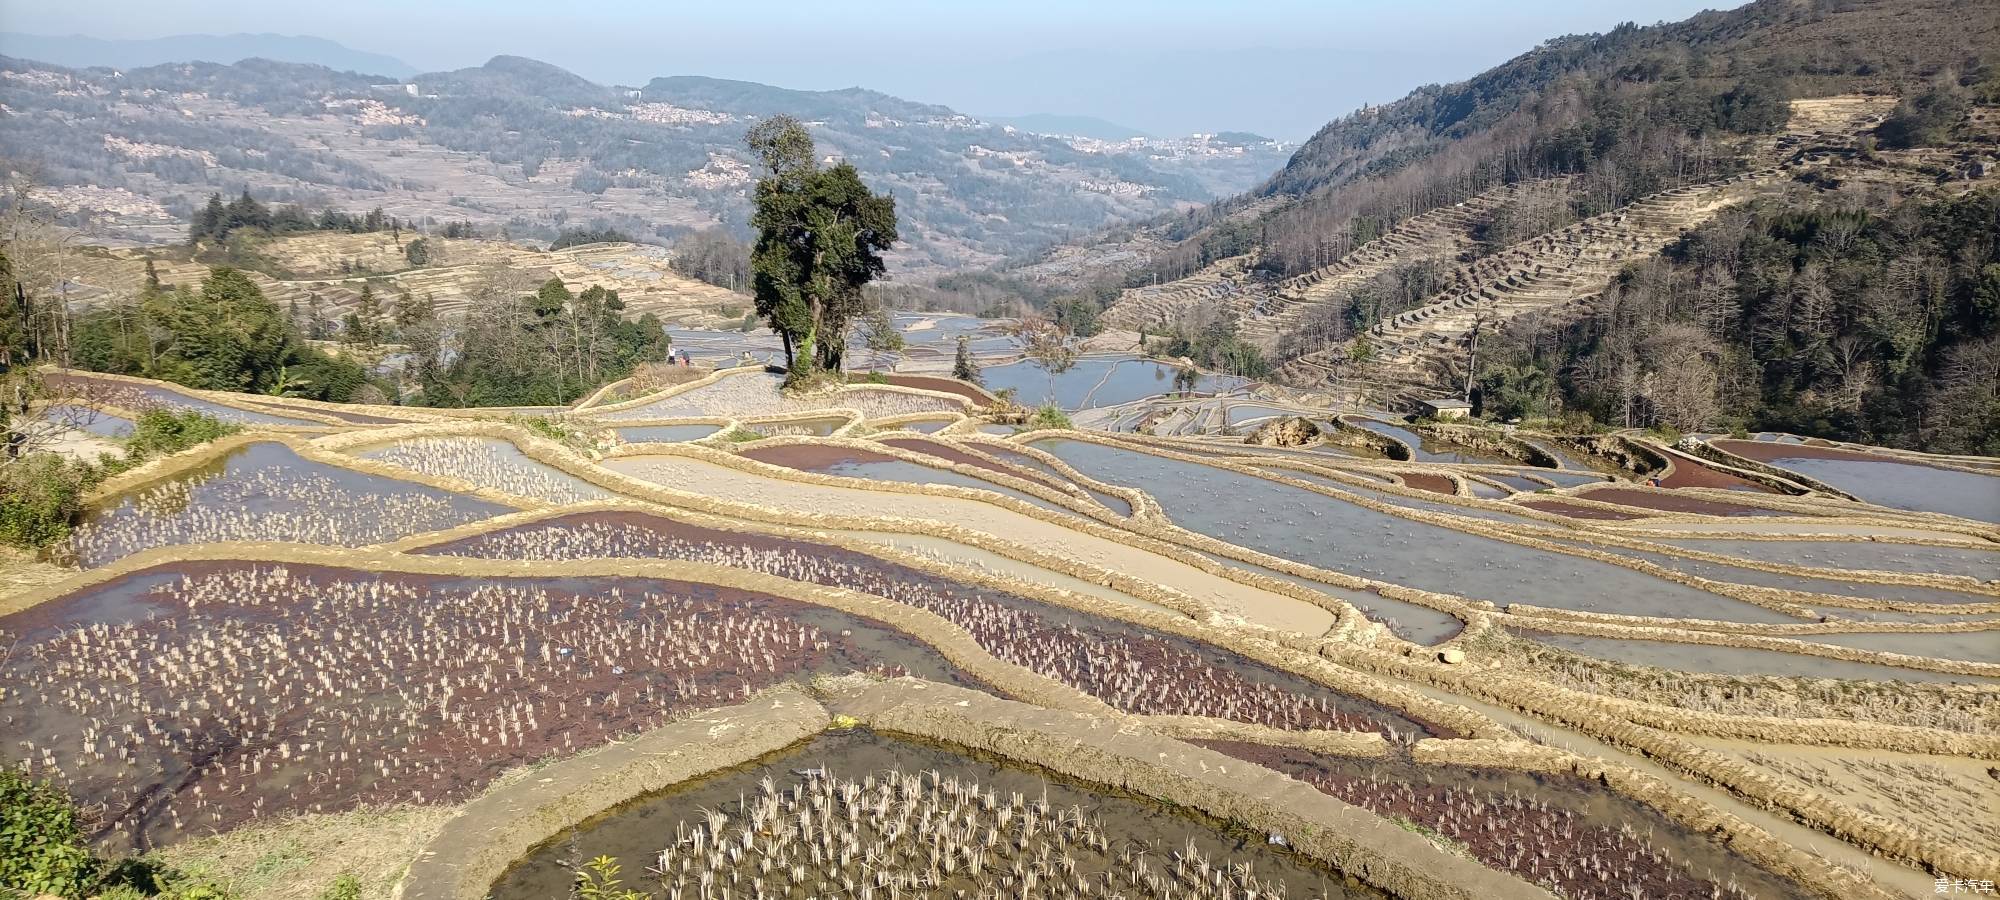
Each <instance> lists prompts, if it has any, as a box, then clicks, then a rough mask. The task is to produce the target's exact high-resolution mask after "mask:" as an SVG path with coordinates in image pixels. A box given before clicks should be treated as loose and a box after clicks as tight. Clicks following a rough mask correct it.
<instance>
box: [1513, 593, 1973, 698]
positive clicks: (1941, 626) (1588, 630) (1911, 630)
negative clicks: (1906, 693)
mask: <svg viewBox="0 0 2000 900" xmlns="http://www.w3.org/2000/svg"><path fill="white" fill-rule="evenodd" d="M1564 612H1566V610H1548V609H1544V608H1541V607H1528V608H1527V609H1526V610H1525V611H1523V612H1518V613H1517V612H1516V611H1515V608H1514V607H1509V608H1508V611H1507V612H1506V613H1500V614H1496V615H1495V616H1494V618H1495V624H1499V625H1513V626H1517V627H1522V628H1532V629H1536V630H1539V631H1556V632H1561V633H1564V634H1582V635H1594V636H1597V637H1609V638H1622V639H1626V640H1643V641H1667V642H1670V643H1677V644H1706V645H1709V646H1715V647H1740V648H1744V649H1749V650H1774V651H1777V652H1779V653H1791V654H1795V655H1798V656H1818V657H1823V658H1826V659H1838V660H1843V661H1847V662H1864V663H1873V664H1876V665H1883V666H1895V667H1897V668H1902V669H1916V670H1919V671H1925V672H1944V673H1947V674H1952V675H1977V676H1983V677H1987V678H2000V663H1984V662H1970V661H1967V660H1958V659H1941V658H1938V657H1931V656H1911V655H1909V654H1904V653H1895V652H1891V651H1887V650H1864V649H1859V648H1855V647H1843V646H1840V645H1837V644H1820V643H1814V642H1812V641H1797V640H1789V639H1786V638H1782V637H1771V636H1768V635H1771V634H1773V633H1774V632H1772V631H1770V630H1767V629H1771V628H1774V627H1775V628H1786V629H1791V628H1795V627H1796V626H1790V625H1777V626H1769V625H1760V626H1758V627H1757V628H1756V629H1755V630H1754V631H1753V630H1752V629H1749V628H1746V629H1742V630H1733V631H1712V630H1705V629H1693V628H1687V627H1684V626H1674V627H1664V626H1652V625H1614V624H1609V623H1602V622H1592V621H1587V620H1579V619H1573V618H1570V617H1568V616H1565V615H1563V614H1562V613H1564ZM1804 624H1805V625H1806V627H1808V628H1813V629H1814V630H1811V631H1798V630H1788V631H1784V632H1775V633H1780V634H1792V635H1813V634H1874V633H1884V632H1893V633H1897V634H1963V633H1968V632H1987V631H1991V632H1993V639H1994V640H1995V641H2000V620H1994V619H1988V620H1985V621H1979V622H1941V623H1930V622H1859V621H1841V622H1819V623H1804ZM1876 625H1890V626H1895V627H1889V628H1877V627H1874V626H1876ZM1815 626H1817V627H1815ZM1829 626H1831V627H1829ZM1793 677H1805V676H1793ZM1991 690H1992V691H1993V692H1994V693H1995V698H1994V699H1995V700H2000V687H1995V688H1992V689H1991Z"/></svg>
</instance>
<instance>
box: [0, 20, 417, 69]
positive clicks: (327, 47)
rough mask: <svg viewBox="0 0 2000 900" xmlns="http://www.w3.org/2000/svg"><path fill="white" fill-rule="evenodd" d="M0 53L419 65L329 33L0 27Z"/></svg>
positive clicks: (82, 61)
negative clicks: (136, 35) (119, 36)
mask: <svg viewBox="0 0 2000 900" xmlns="http://www.w3.org/2000/svg"><path fill="white" fill-rule="evenodd" d="M0 55H6V56H12V57H16V58H20V59H34V60H40V61H42V62H50V63H55V64H56V65H59V66H67V67H69V68H72V69H82V68H90V67H92V66H104V67H108V68H115V69H132V68H141V67H144V66H157V65H164V64H166V63H176V62H213V63H223V64H229V63H235V62H241V61H243V60H246V59H268V60H273V61H276V62H287V63H301V64H305V65H314V66H325V67H327V68H329V69H332V70H334V71H336V72H359V73H362V74H366V75H383V76H387V77H390V78H407V77H409V76H411V75H414V74H416V71H417V70H416V69H415V68H414V67H412V66H411V65H410V64H408V63H406V62H403V61H402V60H400V59H397V58H395V57H393V56H388V55H385V54H381V53H369V52H367V51H365V50H356V49H354V48H352V47H348V46H345V45H343V44H340V43H337V42H334V41H330V40H327V39H325V38H318V37H312V36H310V35H285V34H179V35H172V36H168V37H158V38H144V39H136V40H110V39H105V38H93V37H85V36H84V35H80V34H71V35H42V34H21V33H18V32H11V31H10V32H0Z"/></svg>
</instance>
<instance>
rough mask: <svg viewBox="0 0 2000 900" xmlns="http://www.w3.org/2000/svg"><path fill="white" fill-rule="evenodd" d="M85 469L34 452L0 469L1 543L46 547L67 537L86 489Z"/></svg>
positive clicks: (86, 475)
mask: <svg viewBox="0 0 2000 900" xmlns="http://www.w3.org/2000/svg"><path fill="white" fill-rule="evenodd" d="M87 477H89V476H88V473H87V470H86V469H84V468H82V467H79V466H76V465H72V464H71V463H70V462H69V461H68V460H66V459H64V458H63V457H61V456H59V455H57V454H54V453H34V454H30V455H28V456H26V457H24V458H22V459H21V460H19V461H17V462H15V463H14V464H13V465H11V466H8V467H7V468H6V469H4V470H0V543H6V544H9V545H12V546H15V547H46V546H48V545H50V544H53V543H56V542H57V541H60V540H62V539H64V538H66V537H68V536H69V526H70V523H71V522H73V521H75V520H76V517H77V515H78V514H79V513H80V512H82V510H83V494H84V492H85V491H86V490H89V488H90V485H89V483H86V480H85V479H86V478H87Z"/></svg>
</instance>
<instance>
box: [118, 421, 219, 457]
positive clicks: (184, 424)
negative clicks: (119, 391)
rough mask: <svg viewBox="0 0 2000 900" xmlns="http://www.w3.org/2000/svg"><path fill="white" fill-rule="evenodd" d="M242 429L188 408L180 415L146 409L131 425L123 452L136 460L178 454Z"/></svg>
mask: <svg viewBox="0 0 2000 900" xmlns="http://www.w3.org/2000/svg"><path fill="white" fill-rule="evenodd" d="M241 430H242V428H240V427H239V426H236V425H231V424H229V423H227V422H224V421H222V420H221V419H218V418H216V417H214V416H211V415H209V414H207V413H204V412H197V411H195V410H191V409H190V410H185V411H180V412H175V411H172V410H165V409H149V410H146V411H145V412H143V413H140V414H139V420H138V421H137V422H135V423H133V427H132V436H131V437H130V438H127V439H126V441H125V452H126V453H127V454H128V455H129V456H131V457H132V458H133V460H134V461H138V460H142V459H146V458H148V457H152V456H164V455H166V454H169V453H179V452H181V451H182V450H186V449H188V448H189V447H194V446H197V445H200V444H206V443H208V442H209V441H212V440H215V439H216V438H219V437H223V436H225V435H231V434H235V433H236V432H238V431H241Z"/></svg>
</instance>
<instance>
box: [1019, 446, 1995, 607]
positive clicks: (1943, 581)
mask: <svg viewBox="0 0 2000 900" xmlns="http://www.w3.org/2000/svg"><path fill="white" fill-rule="evenodd" d="M1044 436H1061V437H1065V438H1071V439H1075V440H1081V441H1089V442H1092V443H1097V444H1103V445H1105V446H1111V447H1121V448H1124V449H1131V450H1139V451H1142V452H1148V453H1153V454H1155V455H1158V456H1163V457H1168V458H1172V459H1176V460H1179V461H1182V462H1192V463H1200V464H1204V465H1210V466H1216V467H1219V468H1224V469H1227V470H1229V471H1232V472H1236V473H1238V474H1243V475H1252V476H1256V477H1259V478H1264V479H1266V480H1272V481H1279V482H1281V483H1283V484H1287V485H1291V486H1294V487H1302V488H1306V489H1310V490H1314V491H1315V492H1317V493H1321V494H1325V495H1327V496H1333V497H1337V498H1338V499H1341V500H1347V501H1350V502H1353V503H1356V504H1359V505H1362V506H1366V507H1369V508H1371V509H1375V510H1378V511H1381V512H1386V513H1390V514H1393V515H1398V516H1401V517H1403V518H1407V519H1415V520H1418V521H1425V522H1428V523H1430V524H1433V525H1441V526H1444V527H1449V528H1452V529H1455V530H1458V531H1466V532H1472V533H1477V534H1481V535H1484V536H1488V537H1495V538H1498V539H1501V540H1506V541H1509V542H1510V543H1516V544H1524V545H1528V546H1535V547H1538V548H1541V549H1550V550H1556V551H1558V552H1568V553H1570V554H1571V555H1590V553H1591V551H1581V550H1579V549H1578V548H1575V547H1567V548H1565V546H1564V545H1561V544H1543V543H1542V542H1540V541H1539V540H1537V539H1539V538H1558V539H1561V540H1568V541H1579V542H1583V543H1595V544H1605V545H1608V546H1613V547H1622V548H1626V549H1633V550H1643V551H1646V552H1651V553H1661V554H1665V555H1669V556H1682V557H1687V558H1689V559H1699V560H1704V561H1708V562H1717V563H1723V564H1727V565H1732V566H1736V567H1739V568H1753V569H1762V570H1765V571H1770V572H1777V573H1783V574H1789V575H1801V576H1806V577H1814V578H1825V579H1831V580H1835V581H1856V582H1868V583H1876V584H1900V585H1911V586H1919V587H1942V588H1948V589H1951V590H1957V591H1963V592H1967V593H1975V594H1988V595H1992V596H1995V597H2000V585H1996V584H1990V583H1983V582H1979V581H1977V580H1976V579H1972V578H1970V577H1967V576H1961V575H1932V574H1923V573H1913V572H1892V571H1877V570H1862V569H1819V568H1813V567H1808V566H1795V565H1790V564H1786V563H1773V562H1767V561H1762V560H1746V559H1742V558H1740V557H1733V556H1726V555H1722V554H1716V553H1710V552H1707V551H1702V550H1693V549H1689V548H1685V547H1677V546H1672V545H1665V544H1655V543H1651V542H1649V541H1645V540H1641V539H1639V538H1643V537H1646V536H1656V537H1668V538H1688V537H1699V538H1720V539H1730V540H1736V539H1753V540H1801V539H1804V540H1848V541H1871V540H1872V541H1878V542H1882V543H1904V544H1921V545H1924V546H1939V547H1954V548H1963V547H1966V546H1968V543H1967V542H1964V541H1942V540H1926V539H1920V538H1912V537H1905V536H1895V535H1881V536H1871V535H1856V534H1848V533H1839V532H1829V533H1821V534H1812V533H1803V532H1786V533H1765V532H1754V531H1740V532H1738V531H1731V532H1723V531H1715V532H1700V533H1690V532H1681V531H1668V530H1656V531H1648V530H1647V529H1646V528H1645V524H1647V523H1651V524H1660V523H1668V522H1688V523H1718V522H1719V523H1722V524H1731V523H1741V522H1742V519H1741V518H1740V517H1739V518H1732V517H1726V516H1706V515H1697V514H1689V513H1677V514H1665V515H1660V516H1654V517H1651V518H1649V519H1648V520H1647V522H1646V523H1637V524H1626V525H1622V526H1620V527H1619V528H1618V529H1617V530H1615V531H1614V530H1610V529H1608V528H1606V527H1604V526H1603V525H1602V524H1598V525H1586V524H1583V523H1579V522H1577V521H1575V520H1572V519H1568V518H1566V517H1563V516H1560V515H1556V514H1553V513H1546V512H1541V511H1539V510H1535V509H1531V508H1527V507H1522V506H1519V505H1517V504H1513V503H1507V502H1504V501H1497V500H1482V499H1478V498H1469V497H1451V496H1446V495H1440V494H1435V493H1430V492H1426V491H1416V490H1412V489H1409V488H1406V487H1403V486H1402V485H1400V484H1383V483H1380V482H1374V481H1368V480H1366V479H1363V478H1362V477H1361V476H1359V475H1356V474H1355V473H1353V472H1349V471H1345V470H1343V469H1339V468H1334V467H1331V466H1327V465H1324V464H1317V463H1309V462H1304V461H1301V460H1295V459H1264V458H1261V457H1258V458H1256V465H1255V466H1250V465H1247V464H1246V463H1245V462H1244V461H1243V460H1244V459H1246V458H1245V457H1217V456H1195V455H1190V454H1187V453H1185V452H1183V451H1182V448H1181V447H1179V446H1177V445H1175V444H1173V443H1171V442H1168V441H1165V440H1164V439H1160V438H1148V439H1138V440H1134V439H1133V437H1132V436H1131V435H1115V436H1113V435H1101V434H1098V433H1096V432H1053V431H1051V432H1041V433H1034V434H1031V435H1028V436H1027V439H1029V440H1032V439H1034V438H1037V437H1044ZM1366 468H1367V470H1368V471H1371V472H1379V473H1383V474H1394V471H1395V470H1394V467H1383V466H1370V467H1366ZM1272 469H1292V470H1295V471H1301V472H1310V473H1313V474H1317V475H1321V476H1323V477H1326V478H1330V479H1332V480H1335V481H1342V482H1347V483H1352V484H1354V485H1355V486H1357V487H1365V488H1369V489H1371V490H1376V491H1381V492H1384V493H1390V494H1395V495H1398V496H1402V497H1408V498H1410V499H1412V500H1422V501H1426V502H1431V503H1442V504H1447V505H1455V506H1464V507H1468V508H1472V509H1491V510H1502V511H1506V512H1510V513H1515V514H1517V515H1522V516H1523V517H1525V518H1531V519H1537V520H1539V521H1543V522H1546V523H1547V524H1548V525H1549V526H1551V527H1547V528H1537V527H1535V526H1532V525H1526V524H1517V525H1511V526H1508V527H1506V528H1500V527H1498V526H1496V523H1493V522H1491V521H1487V520H1481V519H1473V518H1468V517H1461V516H1450V515H1449V514H1446V513H1437V512H1433V511H1430V510H1422V509H1410V508H1408V507H1402V506H1397V505H1395V504H1387V503H1382V502H1380V501H1377V500H1375V499H1374V498H1371V497H1367V496H1364V495H1353V494H1346V493H1336V492H1334V491H1333V490H1330V489H1326V486H1325V485H1323V484H1320V483H1317V482H1306V481H1301V480H1299V479H1294V478H1286V477H1284V476H1283V474H1282V473H1278V472H1273V471H1270V470H1272ZM1563 496H1564V497H1565V498H1568V497H1569V495H1563ZM1820 519H1821V517H1818V516H1814V517H1809V518H1803V519H1788V518H1786V517H1779V516H1772V517H1763V518H1760V519H1759V520H1758V522H1759V523H1760V524H1767V523H1779V524H1786V523H1791V522H1796V523H1798V524H1803V525H1812V524H1816V523H1818V522H1819V521H1820ZM1850 523H1858V524H1879V525H1881V526H1882V527H1909V524H1908V522H1907V521H1895V520H1889V521H1883V522H1872V521H1868V520H1858V519H1857V520H1850ZM1961 524H1962V522H1961ZM1970 536H1971V535H1968V537H1970ZM1975 546H1976V545H1975ZM1592 558H1602V557H1597V556H1592ZM1632 562H1641V563H1643V561H1642V560H1632V559H1630V558H1629V557H1628V558H1626V563H1627V564H1628V565H1627V568H1632V566H1630V565H1629V563H1632ZM1646 565H1650V564H1646ZM1641 571H1647V572H1649V573H1650V572H1651V570H1650V569H1641ZM1663 571H1666V570H1663ZM1675 575H1676V576H1678V577H1674V576H1663V577H1670V578H1671V580H1678V581H1681V582H1682V583H1684V584H1689V585H1691V586H1699V585H1698V584H1697V582H1698V581H1700V579H1696V581H1688V580H1686V579H1688V578H1691V577H1693V576H1686V575H1680V574H1679V573H1675ZM1718 584H1719V583H1718ZM1730 587H1731V588H1733V589H1736V590H1742V591H1748V592H1751V593H1752V594H1755V595H1757V596H1761V597H1765V598H1767V600H1766V601H1764V602H1760V601H1758V600H1752V599H1750V598H1749V597H1747V596H1736V595H1734V594H1725V596H1736V599H1741V600H1746V602H1753V603H1758V604H1759V605H1763V606H1767V607H1771V603H1772V602H1776V603H1781V604H1787V605H1788V606H1789V607H1791V608H1795V609H1798V610H1800V611H1802V612H1805V611H1806V610H1804V608H1803V607H1800V606H1797V604H1792V603H1791V601H1790V599H1789V598H1805V599H1808V600H1809V601H1810V602H1812V603H1815V604H1821V605H1831V606H1845V607H1851V608H1855V609H1885V610H1898V611H1907V612H1922V613H1938V612H1943V613H1949V612H1954V611H1959V612H1989V611H2000V606H1996V608H1995V609H1993V610H1988V609H1985V608H1983V607H1982V606H1975V607H1974V608H1971V609H1967V608H1965V607H1964V606H1960V605H1950V604H1917V603H1906V602H1902V601H1883V600H1870V599H1868V598H1859V597H1846V596H1841V595H1833V594H1801V593H1799V592H1795V591H1781V590H1779V589H1776V588H1761V587H1755V586H1751V585H1730ZM1718 593H1719V592H1718ZM1881 604H1887V605H1881ZM1771 608H1774V609H1780V611H1789V610H1788V609H1786V608H1783V607H1771ZM1792 614H1798V613H1792ZM1804 617H1805V618H1815V617H1816V615H1810V614H1809V615H1805V616H1804Z"/></svg>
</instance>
